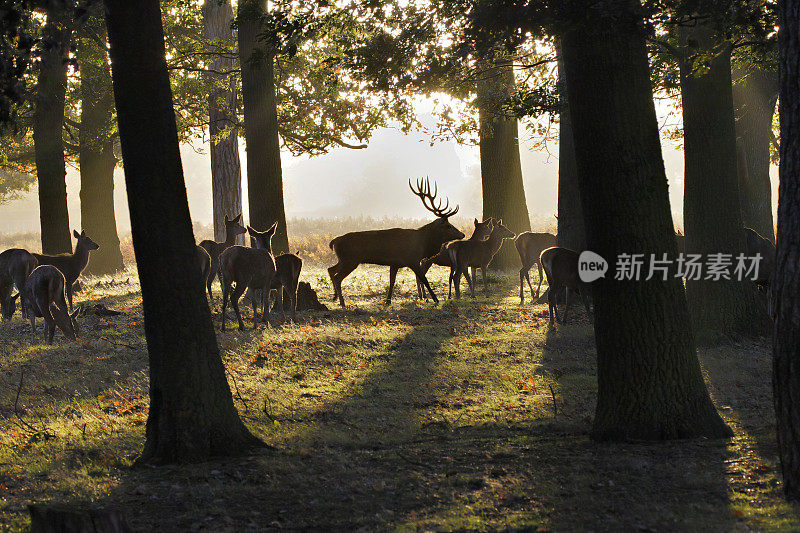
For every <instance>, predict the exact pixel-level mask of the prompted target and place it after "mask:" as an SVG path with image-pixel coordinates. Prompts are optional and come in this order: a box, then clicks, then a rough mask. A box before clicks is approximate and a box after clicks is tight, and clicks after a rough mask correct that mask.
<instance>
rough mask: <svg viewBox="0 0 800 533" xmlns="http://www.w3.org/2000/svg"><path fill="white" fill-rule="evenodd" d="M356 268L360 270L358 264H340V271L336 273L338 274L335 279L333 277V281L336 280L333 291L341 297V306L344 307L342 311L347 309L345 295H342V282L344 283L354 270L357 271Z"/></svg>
mask: <svg viewBox="0 0 800 533" xmlns="http://www.w3.org/2000/svg"><path fill="white" fill-rule="evenodd" d="M356 268H358V263H356V264H340V265H339V270H338V271H337V272H336V274H334V277H333V280H334V281H333V284H334V287H333V291H334V293H335V294H338V295H339V305H341V306H342V309H344V308H345V305H344V295H343V294H342V282H343V281H344V278H346V277H347V276H349V275H350V273H351V272H352V271H353V270H355V269H356Z"/></svg>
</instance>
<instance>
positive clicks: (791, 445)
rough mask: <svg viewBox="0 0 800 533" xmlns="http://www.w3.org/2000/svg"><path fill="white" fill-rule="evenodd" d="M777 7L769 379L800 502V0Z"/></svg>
mask: <svg viewBox="0 0 800 533" xmlns="http://www.w3.org/2000/svg"><path fill="white" fill-rule="evenodd" d="M779 5H780V17H781V18H780V28H781V29H780V32H779V34H778V43H779V44H778V46H779V49H780V69H781V78H780V104H779V105H780V121H781V143H780V155H781V162H780V186H779V189H778V198H779V200H778V246H777V248H778V250H777V267H776V272H775V277H774V279H773V282H772V283H773V291H774V302H775V328H774V333H773V334H774V337H773V377H772V383H773V388H774V392H775V418H776V419H777V423H778V448H779V450H780V457H781V469H782V471H783V486H784V491H785V492H786V496H787V498H788V499H790V500H800V403H798V401H797V399H798V398H800V1H799V0H783V2H780V3H779Z"/></svg>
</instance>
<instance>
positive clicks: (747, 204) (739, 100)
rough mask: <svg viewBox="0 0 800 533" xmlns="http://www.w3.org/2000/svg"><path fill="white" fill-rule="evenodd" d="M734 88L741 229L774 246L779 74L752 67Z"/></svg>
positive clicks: (741, 76) (742, 74)
mask: <svg viewBox="0 0 800 533" xmlns="http://www.w3.org/2000/svg"><path fill="white" fill-rule="evenodd" d="M739 78H740V79H738V80H736V81H735V83H734V85H733V105H734V109H735V112H736V137H737V139H738V143H739V144H738V146H739V150H740V156H739V157H740V161H741V162H742V163H743V165H741V167H740V169H739V199H740V203H741V206H742V221H743V222H744V225H745V226H747V227H749V228H753V229H754V230H756V231H757V232H758V233H759V235H761V236H762V237H764V238H765V239H768V240H770V241H772V242H775V230H774V227H773V222H772V186H771V184H770V179H769V166H770V140H771V138H772V116H773V115H774V114H775V104H776V102H777V99H778V72H777V71H775V70H765V69H761V68H757V67H754V68H753V69H752V70H750V71H748V72H746V73H744V72H743V73H739Z"/></svg>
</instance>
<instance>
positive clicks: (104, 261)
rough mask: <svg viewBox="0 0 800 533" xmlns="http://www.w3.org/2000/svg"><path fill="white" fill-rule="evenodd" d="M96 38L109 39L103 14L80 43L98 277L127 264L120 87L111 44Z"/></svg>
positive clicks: (87, 202) (88, 211) (86, 197)
mask: <svg viewBox="0 0 800 533" xmlns="http://www.w3.org/2000/svg"><path fill="white" fill-rule="evenodd" d="M83 32H91V34H88V33H87V34H83ZM93 37H99V38H100V39H101V40H102V41H103V42H105V40H106V28H105V23H104V21H103V19H102V17H101V15H100V13H99V12H98V13H97V14H96V15H93V16H92V17H90V18H89V19H88V21H86V23H85V24H84V25H83V27H82V29H81V34H79V35H78V47H77V48H78V50H77V52H78V63H79V66H80V71H81V89H80V95H81V127H80V132H79V143H80V152H79V154H78V162H79V164H80V168H81V193H80V194H81V225H82V227H83V229H84V230H86V233H87V234H88V235H89V236H90V237H91V238H92V239H93V240H94V241H95V242H96V243H97V244H99V245H100V248H99V249H98V250H97V251H96V252H94V253H93V254H92V260H91V261H90V262H89V265H88V266H87V267H86V271H87V272H88V273H90V274H95V275H98V274H108V273H111V272H116V271H118V270H122V269H123V268H124V267H125V265H124V264H123V261H122V252H121V251H120V249H119V235H118V234H117V217H116V214H115V212H114V169H115V168H116V166H117V158H116V156H115V155H114V138H113V132H114V130H115V123H114V89H113V87H112V84H111V72H110V71H109V67H108V55H107V53H106V50H105V47H100V46H98V44H97V43H96V42H95V41H94V40H93Z"/></svg>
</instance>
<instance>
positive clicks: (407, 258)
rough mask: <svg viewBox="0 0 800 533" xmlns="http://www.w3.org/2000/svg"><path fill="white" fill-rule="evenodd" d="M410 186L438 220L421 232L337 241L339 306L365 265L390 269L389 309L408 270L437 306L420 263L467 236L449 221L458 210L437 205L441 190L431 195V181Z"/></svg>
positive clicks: (364, 234)
mask: <svg viewBox="0 0 800 533" xmlns="http://www.w3.org/2000/svg"><path fill="white" fill-rule="evenodd" d="M408 186H409V188H410V189H411V192H413V193H414V194H415V195H417V196H419V198H420V199H421V200H422V205H424V206H425V208H426V209H427V210H428V211H430V212H431V213H433V214H434V215H436V216H437V217H438V218H437V219H436V220H434V221H433V222H431V223H429V224H426V225H424V226H422V227H421V228H418V229H403V228H392V229H383V230H372V231H354V232H352V233H346V234H344V235H341V236H339V237H336V238H335V239H333V240H332V241H331V244H330V247H331V250H333V251H334V252H335V253H336V257H337V259H338V262H337V263H336V264H335V265H333V266H332V267H330V268H329V269H328V274H329V275H330V277H331V282H333V300H334V301H335V300H336V298H337V297H338V298H339V304H340V305H341V306H342V307H345V304H344V296H343V295H342V281H343V280H344V279H345V278H346V277H347V276H348V275H349V274H350V273H351V272H352V271H353V270H355V269H356V268H357V267H358V265H360V264H362V263H367V264H373V265H386V266H388V267H389V292H388V294H387V295H386V305H389V304H391V303H392V291H393V290H394V282H395V279H396V278H397V271H398V270H400V269H401V268H403V267H408V268H410V269H411V270H413V271H414V274H415V275H416V276H417V281H420V282H422V284H423V286H424V287H425V288H426V289H428V292H429V293H430V295H431V297H432V298H433V301H434V302H437V303H438V301H439V300H438V299H437V298H436V295H435V294H434V293H433V289H431V285H430V283H428V278H426V277H425V273H424V272H422V267H421V266H420V262H421V261H422V260H423V259H424V258H426V257H430V256H432V255H434V254H435V253H436V252H437V251H438V250H439V248H440V247H441V246H442V244H444V243H446V242H447V241H452V240H454V239H463V238H464V234H463V233H461V232H460V231H459V230H458V228H456V227H455V226H453V225H452V224H451V223H450V221H449V220H448V218H449V217H451V216H453V215H455V214H456V213H457V212H458V206H456V207H454V208H452V209H450V201H449V200H448V201H447V203H446V204H445V205H444V206H442V203H441V201H439V202H438V203H434V201H435V199H436V194H437V192H438V189H437V188H436V184H435V183H434V190H433V193H431V186H430V181H429V180H428V179H427V178H426V179H425V181H424V182H423V181H421V180H417V188H416V189H414V187H412V186H411V180H409V182H408Z"/></svg>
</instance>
